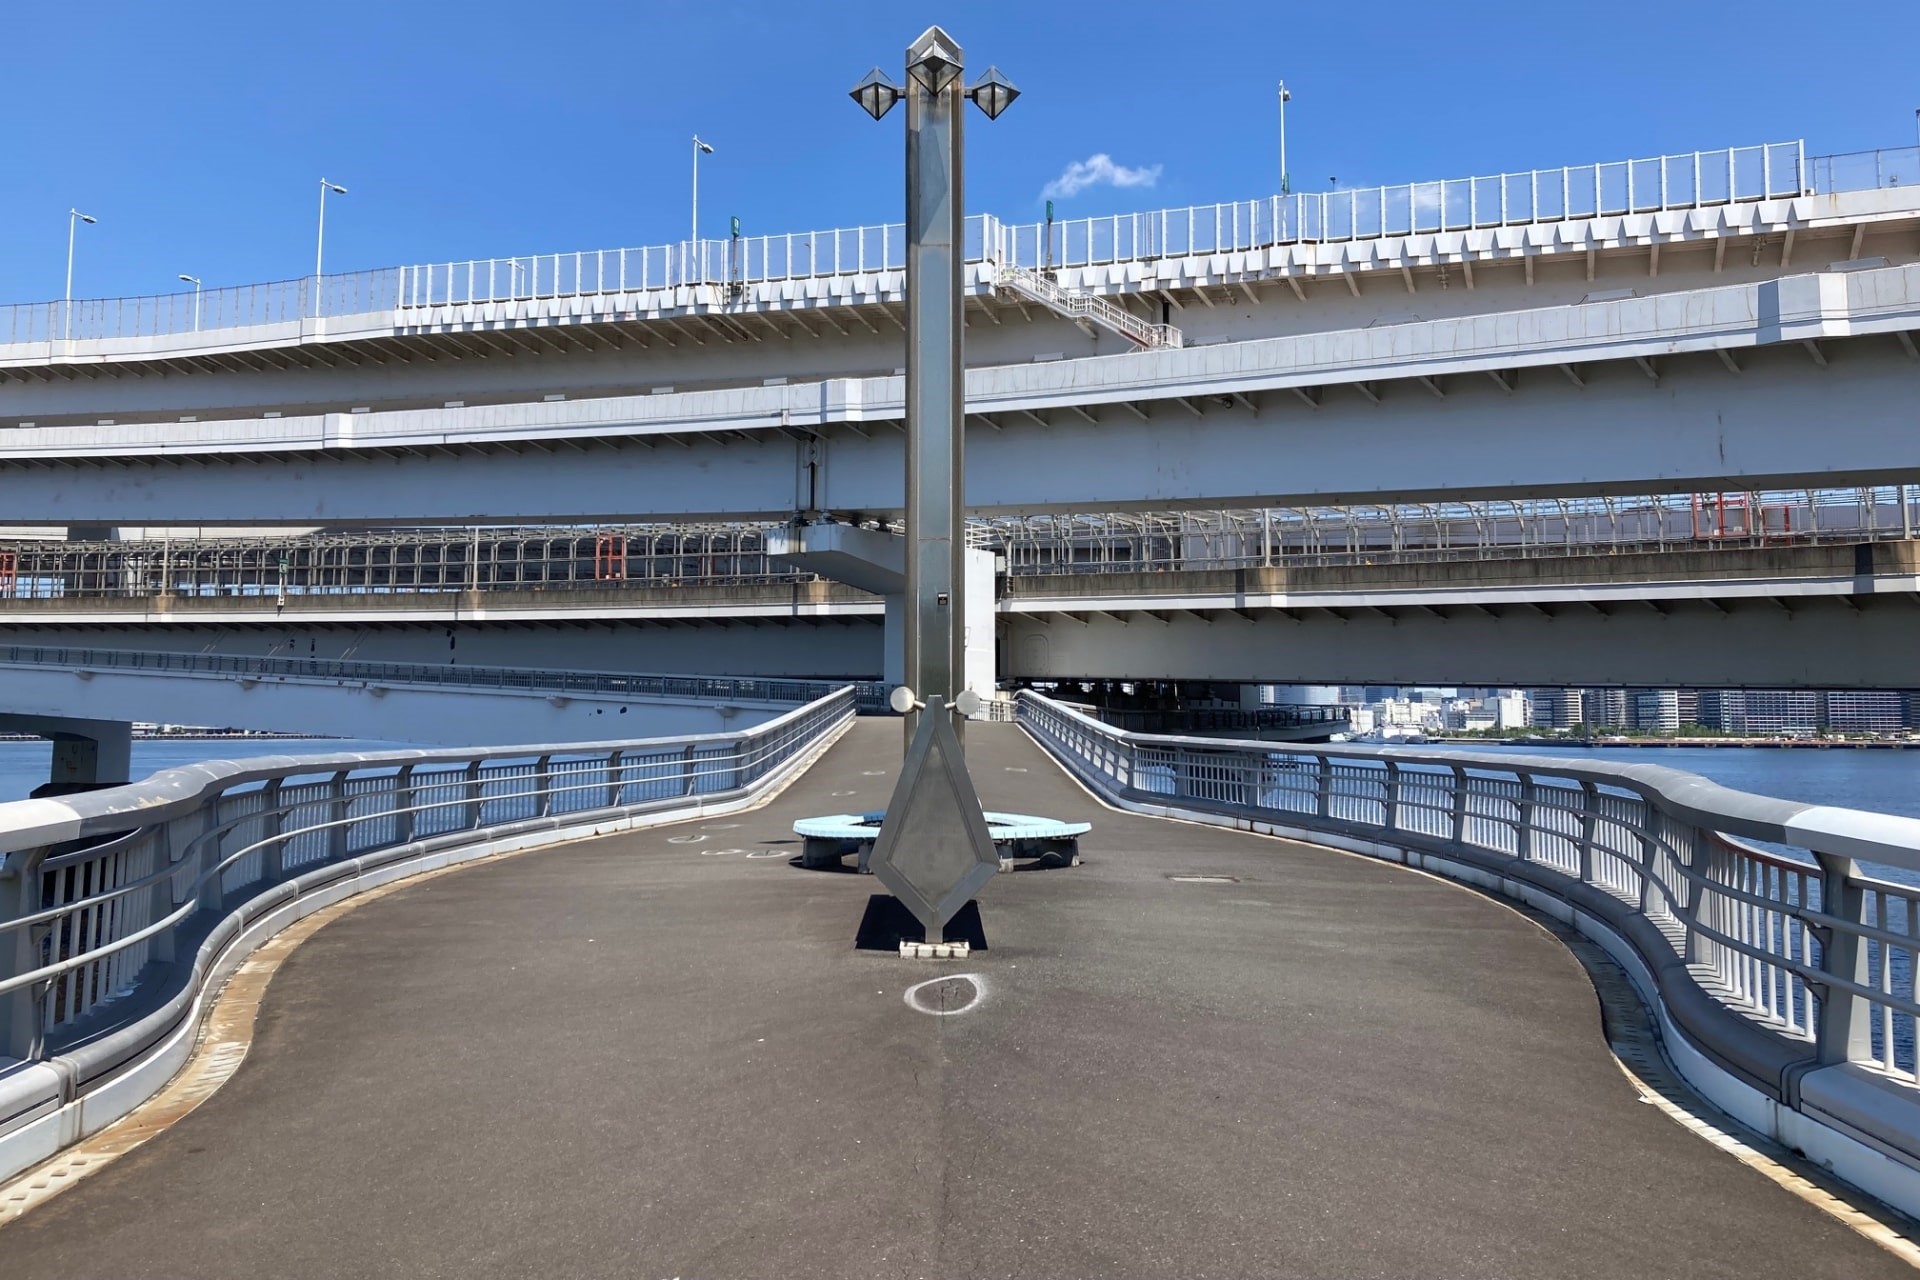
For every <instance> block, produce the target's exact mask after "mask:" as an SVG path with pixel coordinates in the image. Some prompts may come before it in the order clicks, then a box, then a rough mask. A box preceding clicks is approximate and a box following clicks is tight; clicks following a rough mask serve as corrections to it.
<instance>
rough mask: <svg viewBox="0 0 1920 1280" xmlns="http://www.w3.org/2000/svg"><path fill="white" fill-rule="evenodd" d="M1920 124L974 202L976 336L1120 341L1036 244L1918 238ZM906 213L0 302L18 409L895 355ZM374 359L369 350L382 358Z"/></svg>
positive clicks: (1139, 270)
mask: <svg viewBox="0 0 1920 1280" xmlns="http://www.w3.org/2000/svg"><path fill="white" fill-rule="evenodd" d="M1916 171H1920V150H1914V149H1904V150H1898V151H1888V152H1872V153H1864V154H1861V155H1852V156H1829V157H1809V156H1807V155H1806V153H1805V148H1804V146H1803V145H1802V144H1799V143H1790V144H1778V145H1771V146H1765V147H1747V148H1733V149H1729V150H1720V151H1711V152H1697V153H1687V154H1682V155H1675V156H1664V157H1656V158H1653V159H1649V160H1639V161H1631V162H1620V163H1608V164H1597V165H1584V166H1576V167H1573V168H1563V169H1552V170H1536V171H1528V172H1523V173H1515V174H1502V175H1495V176H1492V177H1486V178H1470V179H1461V180H1448V181H1441V182H1421V183H1411V184H1401V185H1396V186H1391V187H1381V188H1372V189H1364V190H1342V191H1338V192H1329V193H1324V194H1320V195H1304V194H1302V195H1294V196H1290V197H1284V198H1283V197H1271V198H1268V199H1263V200H1251V201H1241V202H1235V203H1227V204H1219V205H1209V206H1199V207H1189V208H1184V209H1171V210H1159V211H1153V212H1147V213H1137V214H1127V215H1120V216H1114V217H1106V218H1088V219H1076V220H1070V221H1065V222H1060V223H1056V224H1052V226H1051V227H1050V228H1049V227H1047V226H1045V225H1041V226H1031V225H1028V226H1020V225H1011V224H1006V223H1002V222H1001V221H999V220H998V219H995V218H993V217H991V216H983V217H977V218H974V219H972V220H971V221H970V222H969V229H968V237H967V241H968V242H967V246H966V254H967V258H968V263H967V267H966V285H965V295H966V314H967V321H968V326H969V333H968V339H967V341H968V359H969V362H970V363H972V364H975V365H983V366H984V365H999V364H1009V363H1024V362H1027V361H1029V360H1033V359H1036V358H1038V359H1060V358H1066V359H1072V358H1076V357H1080V356H1086V355H1094V354H1101V353H1107V352H1113V351H1123V350H1126V349H1128V348H1129V347H1130V345H1131V344H1130V342H1129V341H1128V340H1127V339H1125V338H1124V337H1123V336H1121V335H1120V334H1118V333H1116V332H1112V331H1109V330H1107V329H1104V328H1101V327H1099V326H1098V325H1096V324H1093V323H1088V322H1086V321H1085V320H1084V319H1082V320H1080V321H1079V322H1077V323H1076V322H1075V321H1073V320H1071V319H1069V318H1065V317H1062V316H1060V315H1056V314H1054V313H1052V312H1051V311H1049V309H1048V307H1047V305H1045V303H1044V301H1043V300H1040V299H1038V298H1036V297H1035V296H1033V295H1032V294H1031V293H1030V292H1023V291H1022V289H1021V288H1020V287H1018V285H1017V281H1018V280H1019V279H1022V278H1026V277H1022V276H1020V275H1018V272H1017V271H1016V270H1014V269H1018V270H1019V271H1027V272H1035V271H1038V272H1043V273H1046V274H1047V275H1048V276H1049V278H1050V279H1051V280H1052V281H1053V282H1054V285H1057V287H1058V288H1059V289H1061V290H1064V291H1065V292H1066V293H1067V294H1070V295H1086V296H1097V297H1099V298H1103V299H1106V300H1107V301H1109V302H1111V303H1112V304H1114V305H1115V306H1117V307H1119V308H1121V309H1122V310H1123V311H1124V313H1125V314H1126V315H1127V316H1128V317H1129V318H1130V319H1129V322H1130V323H1139V324H1146V323H1168V324H1172V325H1173V326H1174V327H1176V328H1177V329H1179V330H1180V331H1181V333H1182V334H1183V335H1184V341H1185V342H1186V344H1188V345H1196V344H1197V345H1205V344H1210V343H1214V342H1222V341H1241V340H1245V339H1249V338H1270V337H1286V336H1294V335H1301V334H1311V333H1320V332H1325V331H1330V330H1340V329H1351V328H1361V327H1364V326H1369V325H1372V324H1376V323H1401V322H1405V321H1408V320H1423V321H1433V320H1442V319H1448V318H1454V317H1460V316H1470V315H1477V314H1483V313H1487V312H1493V311H1509V310H1517V309H1523V308H1526V307H1536V306H1552V305H1560V304H1566V303H1576V302H1581V301H1583V300H1587V299H1589V298H1592V297H1594V296H1595V295H1600V296H1607V297H1611V296H1616V295H1623V294H1625V293H1627V292H1629V291H1630V292H1632V293H1634V294H1640V295H1649V294H1655V293H1663V292H1668V291H1671V290H1675V289H1684V288H1699V287H1701V286H1703V285H1706V284H1735V283H1751V282H1754V281H1760V280H1768V279H1773V278H1776V277H1778V276H1781V275H1786V274H1790V273H1792V272H1793V271H1796V270H1798V271H1806V270H1817V269H1820V268H1822V267H1824V266H1826V265H1827V264H1829V263H1832V262H1835V261H1842V260H1846V261H1861V260H1863V259H1868V258H1879V259H1884V260H1885V261H1886V262H1888V263H1892V264H1896V265H1897V264H1899V263H1903V262H1907V261H1911V260H1912V259H1913V258H1914V256H1915V253H1914V249H1915V244H1914V239H1913V234H1912V233H1913V231H1914V230H1915V228H1916V227H1920V195H1916V193H1915V191H1914V190H1913V188H1914V187H1915V186H1916V183H1915V177H1916V176H1917V175H1916ZM903 254H904V238H903V236H902V234H901V232H900V228H899V227H897V226H892V227H888V226H876V227H858V228H847V229H840V230H835V231H825V232H804V233H794V234H788V235H778V236H756V237H746V238H743V239H741V240H739V241H710V242H703V243H699V244H693V243H682V244H679V245H669V246H656V247H652V248H642V249H617V250H594V251H588V252H577V253H564V254H536V255H528V256H522V257H516V258H502V259H494V260H486V261H477V262H464V263H462V262H455V263H437V264H424V265H417V266H410V267H398V268H386V269H381V270H376V271H366V272H358V273H351V274H347V275H341V276H329V277H326V278H325V279H324V280H322V281H321V282H319V284H318V286H317V288H316V284H315V282H314V281H313V280H310V279H305V280H290V281H283V282H279V283H274V284H261V285H243V286H236V287H232V288H222V289H209V290H206V291H205V292H204V293H202V294H198V295H196V294H191V293H181V294H173V295H164V296H159V297H151V298H124V299H93V300H79V301H75V302H73V303H71V304H64V303H59V302H54V303H35V304H20V305H15V306H11V307H5V308H0V423H23V422H31V423H33V424H35V425H36V426H46V425H55V424H59V425H93V424H95V423H96V422H97V421H98V420H99V419H101V418H103V417H104V418H108V419H112V420H114V421H116V422H118V421H125V420H129V419H135V418H139V417H142V416H148V417H162V418H174V417H191V418H194V419H197V420H201V421H206V420H210V419H218V418H226V417H259V416H262V415H265V414H282V415H288V416H292V415H302V414H307V415H311V414H315V413H334V412H338V413H348V412H351V411H352V410H354V409H362V408H364V409H372V410H382V409H386V410H398V409H438V408H441V407H442V406H443V405H445V404H446V402H447V401H449V400H457V401H459V402H460V403H461V405H462V406H468V405H472V406H479V405H488V404H499V403H511V402H520V401H529V400H531V401H540V400H543V399H545V398H547V397H557V396H565V397H567V398H569V399H582V398H600V397H608V396H620V395H634V394H642V395H644V394H649V393H653V392H686V391H692V390H712V389H715V388H721V387H751V388H757V387H759V386H760V385H761V383H762V382H764V381H766V380H768V379H774V378H780V379H791V380H794V381H802V380H819V379H827V378H872V377H886V376H888V375H890V374H892V373H894V372H895V371H896V370H897V369H898V368H899V367H900V365H901V363H902V359H901V355H900V341H901V336H902V333H903V324H904V321H903V312H902V309H901V304H902V299H903V296H904V295H903V292H902V291H903V289H904V275H903V271H902V259H903ZM369 375H371V376H369Z"/></svg>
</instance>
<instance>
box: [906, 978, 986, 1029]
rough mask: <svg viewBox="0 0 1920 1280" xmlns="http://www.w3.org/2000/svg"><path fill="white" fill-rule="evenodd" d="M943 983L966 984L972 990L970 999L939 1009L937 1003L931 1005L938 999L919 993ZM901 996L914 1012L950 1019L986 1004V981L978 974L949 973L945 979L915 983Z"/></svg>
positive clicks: (931, 979) (932, 979)
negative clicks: (963, 1002)
mask: <svg viewBox="0 0 1920 1280" xmlns="http://www.w3.org/2000/svg"><path fill="white" fill-rule="evenodd" d="M943 982H964V983H967V984H968V985H970V986H971V987H972V988H973V996H972V998H971V999H969V1000H968V1001H967V1002H966V1003H965V1004H962V1005H954V1006H952V1007H951V1008H941V1007H940V1006H939V1005H938V1004H937V1003H933V1002H934V1001H936V1000H937V999H938V997H937V996H935V995H924V996H923V995H922V994H921V992H923V991H926V990H927V988H929V987H937V986H939V985H940V984H941V983H943ZM903 994H904V996H905V998H906V1002H907V1008H909V1009H912V1010H913V1011H914V1012H916V1013H930V1014H932V1015H933V1016H934V1017H936V1018H950V1017H952V1016H953V1015H954V1014H956V1013H972V1012H973V1011H974V1010H975V1009H978V1008H979V1007H980V1006H981V1005H982V1004H984V1003H985V1002H986V999H987V980H986V978H985V976H983V975H981V974H978V973H949V974H947V975H946V976H945V977H941V978H929V979H927V980H926V981H925V982H916V983H914V984H913V985H912V986H910V987H908V988H907V989H906V991H905V992H904V993H903Z"/></svg>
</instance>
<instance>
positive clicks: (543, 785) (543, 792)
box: [533, 756, 553, 818]
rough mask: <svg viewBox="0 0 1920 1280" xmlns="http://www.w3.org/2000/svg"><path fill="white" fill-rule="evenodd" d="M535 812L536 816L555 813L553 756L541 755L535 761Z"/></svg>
mask: <svg viewBox="0 0 1920 1280" xmlns="http://www.w3.org/2000/svg"><path fill="white" fill-rule="evenodd" d="M533 785H534V794H533V812H534V816H535V817H539V818H547V817H551V816H552V815H553V757H552V756H541V757H540V758H539V759H538V760H535V761H534V762H533Z"/></svg>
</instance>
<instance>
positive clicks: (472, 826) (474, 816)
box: [461, 760, 486, 831]
mask: <svg viewBox="0 0 1920 1280" xmlns="http://www.w3.org/2000/svg"><path fill="white" fill-rule="evenodd" d="M463 785H464V787H465V789H466V796H467V802H466V803H465V804H464V805H462V806H461V807H462V808H463V809H464V810H465V814H464V818H465V821H464V823H463V824H462V825H463V826H465V827H466V828H467V830H469V831H478V830H479V829H480V810H481V807H482V806H483V805H484V804H485V803H486V802H485V801H484V800H483V799H482V798H481V794H480V791H481V787H482V785H483V784H482V783H481V781H480V762H479V761H478V760H472V761H469V762H468V763H467V768H466V782H465V783H464V784H463Z"/></svg>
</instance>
